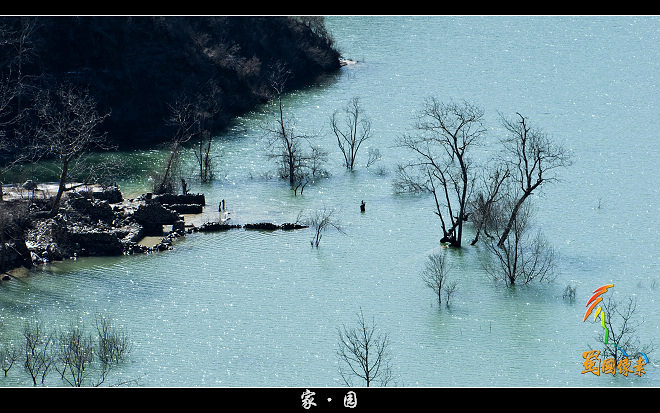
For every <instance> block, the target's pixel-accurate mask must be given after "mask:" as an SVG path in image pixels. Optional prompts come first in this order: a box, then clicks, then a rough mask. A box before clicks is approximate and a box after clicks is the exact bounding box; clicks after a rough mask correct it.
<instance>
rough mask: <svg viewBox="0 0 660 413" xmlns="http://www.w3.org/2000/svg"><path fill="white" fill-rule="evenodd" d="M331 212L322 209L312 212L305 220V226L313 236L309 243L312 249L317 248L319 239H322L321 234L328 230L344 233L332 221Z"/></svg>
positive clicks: (336, 223) (324, 208)
mask: <svg viewBox="0 0 660 413" xmlns="http://www.w3.org/2000/svg"><path fill="white" fill-rule="evenodd" d="M333 212H334V211H332V210H330V209H328V208H326V207H323V209H319V210H316V211H314V212H313V213H312V214H311V215H310V216H309V217H308V218H307V221H306V225H308V226H309V227H310V228H312V230H313V231H314V236H313V237H312V239H311V240H310V241H309V242H310V243H311V244H312V246H313V247H316V248H318V247H319V244H320V243H321V238H323V233H324V232H325V231H326V230H327V229H329V228H334V229H336V230H337V231H339V232H341V233H343V232H344V230H343V229H342V228H341V226H340V225H339V223H338V222H337V221H336V220H335V219H334V217H333Z"/></svg>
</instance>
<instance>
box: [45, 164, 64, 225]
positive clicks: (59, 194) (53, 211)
mask: <svg viewBox="0 0 660 413" xmlns="http://www.w3.org/2000/svg"><path fill="white" fill-rule="evenodd" d="M68 172H69V161H64V162H63V163H62V174H61V175H60V186H59V187H58V188H57V195H56V196H55V200H54V201H53V206H52V208H51V210H50V214H49V215H50V216H51V217H54V216H55V214H56V213H57V210H58V209H59V207H60V200H61V199H62V194H63V193H64V188H65V187H66V177H67V174H68Z"/></svg>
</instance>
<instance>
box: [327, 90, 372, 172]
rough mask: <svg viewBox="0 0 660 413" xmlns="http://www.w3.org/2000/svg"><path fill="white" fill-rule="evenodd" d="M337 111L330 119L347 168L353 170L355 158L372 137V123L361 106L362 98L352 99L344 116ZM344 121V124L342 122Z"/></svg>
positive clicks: (345, 109)
mask: <svg viewBox="0 0 660 413" xmlns="http://www.w3.org/2000/svg"><path fill="white" fill-rule="evenodd" d="M340 113H342V112H339V111H335V112H334V113H333V114H332V118H331V119H330V125H331V126H332V131H333V132H334V133H335V136H336V137H337V145H339V149H340V150H341V153H342V154H343V155H344V164H345V165H346V168H348V169H350V170H351V171H352V170H353V167H354V166H355V157H356V156H357V152H358V150H359V149H360V146H362V144H363V143H364V142H365V141H366V140H367V139H369V138H370V137H371V135H372V132H371V121H370V120H369V118H367V117H365V116H364V114H363V111H362V107H361V105H360V98H358V97H354V98H352V99H351V100H350V101H349V103H348V104H347V105H346V107H345V108H344V109H343V113H342V114H343V116H340ZM342 120H343V124H342V123H341V122H340V121H342Z"/></svg>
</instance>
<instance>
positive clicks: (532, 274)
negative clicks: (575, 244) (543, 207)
mask: <svg viewBox="0 0 660 413" xmlns="http://www.w3.org/2000/svg"><path fill="white" fill-rule="evenodd" d="M514 204H515V200H510V201H509V202H501V204H499V205H498V206H499V208H500V209H499V210H498V211H497V212H496V213H493V214H491V218H494V221H495V222H494V224H493V227H492V229H493V230H494V231H495V234H496V235H497V236H496V237H493V238H490V239H489V240H487V241H486V247H487V248H488V251H489V252H490V253H491V257H490V258H491V260H490V261H487V262H486V263H485V265H484V267H485V270H486V272H487V273H488V274H489V275H490V276H491V277H492V278H493V279H495V280H503V281H504V282H505V283H506V284H507V285H510V286H513V285H516V284H523V285H524V284H528V283H530V282H532V281H533V280H537V281H543V280H546V279H549V278H550V277H551V276H552V274H553V270H554V265H555V252H554V249H553V248H552V247H551V246H550V245H549V244H548V242H547V240H546V239H545V237H544V236H543V235H542V234H541V232H540V230H539V231H537V232H534V233H533V232H531V226H530V223H529V218H530V214H531V207H530V206H529V205H528V204H525V205H523V206H521V207H519V208H518V212H517V214H516V216H515V219H514V220H513V223H512V224H511V227H510V228H509V227H508V225H509V221H508V217H509V216H510V211H511V208H513V205H514ZM497 217H499V219H498V218H497ZM507 228H508V229H509V231H510V234H509V236H508V237H507V238H506V239H505V240H504V242H503V243H502V244H501V245H500V244H499V241H498V240H499V239H500V234H501V233H502V231H504V230H507ZM493 261H494V262H493Z"/></svg>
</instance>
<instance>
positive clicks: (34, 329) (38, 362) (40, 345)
mask: <svg viewBox="0 0 660 413" xmlns="http://www.w3.org/2000/svg"><path fill="white" fill-rule="evenodd" d="M23 338H24V339H25V341H24V342H23V346H22V350H21V352H22V354H23V358H22V361H23V368H24V369H25V371H26V372H27V373H28V374H29V375H30V378H31V379H32V383H33V385H34V386H36V385H37V380H38V379H41V383H42V384H43V382H44V381H45V380H46V375H47V374H48V371H49V370H50V367H51V366H52V364H53V361H54V357H53V349H52V347H53V346H52V345H53V337H52V335H51V334H50V333H48V332H46V331H45V330H44V329H43V328H42V327H41V325H40V324H39V323H38V322H29V321H26V322H25V324H24V326H23Z"/></svg>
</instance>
